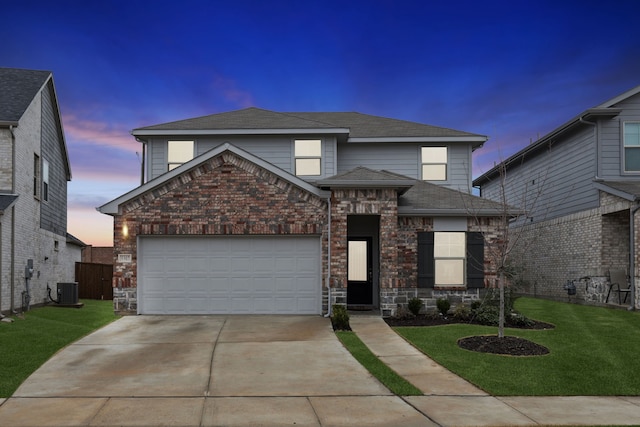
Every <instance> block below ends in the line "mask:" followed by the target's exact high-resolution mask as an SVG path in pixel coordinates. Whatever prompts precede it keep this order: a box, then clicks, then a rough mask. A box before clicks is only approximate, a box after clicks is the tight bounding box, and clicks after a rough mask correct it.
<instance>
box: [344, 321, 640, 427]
mask: <svg viewBox="0 0 640 427" xmlns="http://www.w3.org/2000/svg"><path fill="white" fill-rule="evenodd" d="M350 325H351V328H352V329H353V331H354V332H355V333H356V335H358V337H359V338H360V339H361V340H362V341H363V342H364V343H365V344H366V345H367V347H369V349H370V350H371V351H372V352H373V353H374V354H375V355H376V356H378V357H379V358H380V360H382V361H383V362H384V363H386V364H387V365H388V366H389V367H390V368H391V369H393V370H394V371H396V372H397V373H398V374H400V375H402V376H403V377H404V378H405V379H407V380H408V381H409V382H411V383H412V384H413V385H414V386H416V387H417V388H418V389H420V390H421V391H422V392H423V393H424V394H425V396H407V397H404V398H403V399H404V400H405V401H406V402H407V403H409V404H410V405H412V406H413V407H414V408H416V409H418V410H419V411H420V412H422V413H423V414H425V415H427V416H428V417H429V419H431V420H432V421H434V422H435V423H437V424H439V425H442V426H533V425H590V426H593V425H640V397H635V396H634V397H594V396H571V397H558V396H554V397H493V396H490V395H488V394H487V393H485V392H484V391H482V390H480V389H478V388H477V387H475V386H473V385H472V384H470V383H468V382H467V381H465V380H463V379H461V378H460V377H458V376H457V375H454V374H453V373H451V372H450V371H448V370H446V369H445V368H443V367H442V366H440V365H438V364H437V363H435V362H434V361H433V360H431V359H430V358H429V357H427V356H426V355H424V354H423V353H422V352H420V351H418V350H417V349H416V348H414V347H413V346H412V345H411V344H409V343H407V342H406V341H405V340H404V339H403V338H401V337H400V336H399V335H398V334H396V333H395V332H394V331H393V330H392V329H391V328H390V327H389V326H388V325H387V324H386V323H385V322H384V320H382V319H381V318H380V317H378V316H375V317H374V316H352V317H351V319H350Z"/></svg>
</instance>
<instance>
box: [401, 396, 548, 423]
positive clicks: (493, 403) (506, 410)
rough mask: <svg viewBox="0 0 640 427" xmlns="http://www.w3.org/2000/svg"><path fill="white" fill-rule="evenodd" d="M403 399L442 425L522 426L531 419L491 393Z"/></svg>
mask: <svg viewBox="0 0 640 427" xmlns="http://www.w3.org/2000/svg"><path fill="white" fill-rule="evenodd" d="M404 400H406V401H407V402H409V403H410V404H411V405H413V406H414V407H415V408H417V409H418V410H419V411H421V412H423V413H425V414H427V415H428V416H429V418H431V419H432V420H433V421H435V422H436V423H438V424H439V425H443V426H518V425H520V426H526V425H534V424H535V422H534V421H533V420H532V419H530V418H527V417H526V416H524V415H523V414H521V413H520V412H518V411H516V410H515V409H513V408H511V407H510V406H509V405H506V404H504V403H503V402H501V401H500V400H498V399H496V398H495V397H492V396H407V397H405V398H404Z"/></svg>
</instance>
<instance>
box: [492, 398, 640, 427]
mask: <svg viewBox="0 0 640 427" xmlns="http://www.w3.org/2000/svg"><path fill="white" fill-rule="evenodd" d="M500 400H502V401H503V402H505V403H506V404H507V405H509V406H511V407H513V408H515V409H516V410H518V411H520V412H522V413H523V414H525V415H527V416H528V417H530V418H532V419H534V420H536V421H537V422H538V423H540V424H554V425H560V424H564V425H612V424H615V425H638V422H639V421H640V406H638V405H636V404H634V403H631V402H629V401H626V400H624V399H620V398H618V397H596V396H557V397H553V398H548V397H534V396H528V397H501V398H500Z"/></svg>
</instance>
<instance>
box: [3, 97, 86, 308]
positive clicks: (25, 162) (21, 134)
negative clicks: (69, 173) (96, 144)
mask: <svg viewBox="0 0 640 427" xmlns="http://www.w3.org/2000/svg"><path fill="white" fill-rule="evenodd" d="M41 118H42V97H41V96H40V95H37V96H36V97H35V98H34V99H33V101H32V102H31V104H30V105H29V107H28V108H27V109H26V110H25V113H24V114H23V116H22V117H21V118H20V122H19V125H18V126H17V127H15V129H14V133H15V156H14V155H13V153H11V145H13V142H12V141H11V133H10V132H9V130H6V129H2V130H0V154H5V153H7V154H8V158H2V159H0V165H1V166H2V168H1V169H2V172H0V185H1V187H0V190H3V191H12V187H14V188H13V191H14V192H15V193H16V194H18V195H19V198H18V200H17V201H16V202H15V204H14V205H13V206H14V207H13V208H12V209H10V210H9V211H8V212H5V214H4V215H2V216H0V227H1V230H0V238H1V242H0V245H2V248H1V251H0V252H1V259H0V267H1V268H0V310H2V311H3V312H7V311H9V310H13V309H15V310H20V309H21V306H22V293H23V292H24V291H26V281H25V266H26V265H27V260H29V259H32V260H33V265H34V274H33V277H32V279H31V281H30V285H29V287H30V292H31V305H39V304H44V303H46V302H48V301H49V300H48V294H47V285H48V286H50V287H51V288H52V289H53V290H54V292H53V294H52V295H53V296H54V298H55V289H56V284H57V283H58V282H72V281H74V275H75V273H74V266H75V262H77V261H80V248H78V247H76V246H72V245H69V247H67V244H66V230H61V231H59V232H58V233H52V232H49V231H46V230H43V229H42V228H41V227H40V225H41V217H40V206H41V203H45V202H41V201H40V200H37V199H36V198H35V197H34V196H33V159H34V154H38V155H40V156H41V154H42V152H41V138H42V125H41ZM14 158H15V183H12V182H11V180H12V176H13V172H12V171H11V169H10V168H7V166H6V165H7V161H9V162H11V161H13V159H14ZM41 158H42V156H41ZM48 160H50V162H51V161H52V159H48ZM57 172H58V170H57V169H51V170H50V173H51V174H53V173H57ZM50 178H51V179H53V177H50ZM64 182H65V183H66V181H64ZM12 184H13V185H12ZM4 186H6V187H4ZM59 191H65V192H66V188H62V189H60V190H59ZM50 196H51V197H56V196H59V197H63V196H64V198H65V200H66V195H60V193H59V192H58V193H51V194H50ZM13 212H15V217H13V215H14V214H13ZM12 224H14V227H15V228H14V231H15V242H16V244H15V245H14V248H13V271H14V275H13V277H12V275H11V270H12V258H11V256H12V250H11V239H12ZM61 233H62V234H61ZM56 242H57V244H58V246H57V250H56V246H55V245H56Z"/></svg>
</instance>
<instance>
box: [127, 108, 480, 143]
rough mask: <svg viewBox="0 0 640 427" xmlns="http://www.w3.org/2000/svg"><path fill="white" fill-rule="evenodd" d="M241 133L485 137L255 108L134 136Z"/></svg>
mask: <svg viewBox="0 0 640 427" xmlns="http://www.w3.org/2000/svg"><path fill="white" fill-rule="evenodd" d="M241 129H348V131H349V136H350V137H351V138H384V137H390V138H391V137H483V136H482V135H477V134H473V133H469V132H463V131H458V130H453V129H447V128H442V127H437V126H431V125H425V124H422V123H416V122H410V121H405V120H397V119H389V118H386V117H379V116H372V115H368V114H362V113H356V112H328V113H322V112H318V113H316V112H313V113H312V112H307V113H304V112H290V113H279V112H275V111H269V110H263V109H260V108H255V107H251V108H246V109H244V110H237V111H230V112H226V113H219V114H211V115H208V116H203V117H196V118H192V119H186V120H179V121H174V122H169V123H162V124H158V125H154V126H147V127H142V128H138V129H134V132H142V133H144V131H158V130H185V131H194V130H241Z"/></svg>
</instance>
